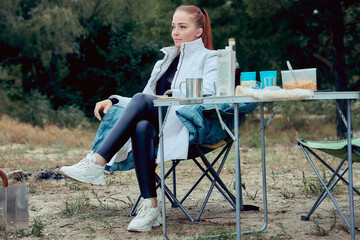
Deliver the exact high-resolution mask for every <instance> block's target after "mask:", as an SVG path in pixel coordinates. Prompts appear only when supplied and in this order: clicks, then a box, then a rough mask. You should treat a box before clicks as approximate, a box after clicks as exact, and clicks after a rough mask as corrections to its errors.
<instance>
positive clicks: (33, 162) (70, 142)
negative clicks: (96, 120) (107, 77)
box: [0, 116, 96, 170]
mask: <svg viewBox="0 0 360 240" xmlns="http://www.w3.org/2000/svg"><path fill="white" fill-rule="evenodd" d="M95 131H96V130H94V129H91V130H87V129H81V128H78V129H66V128H59V127H57V126H54V125H46V126H45V127H44V128H39V127H33V126H32V125H31V124H27V123H21V122H19V121H17V120H14V119H11V118H9V117H8V116H2V117H1V118H0V146H1V147H0V168H8V169H32V170H36V169H43V168H51V167H56V166H58V165H62V164H69V158H74V160H73V161H70V163H73V162H75V161H78V160H79V157H78V156H82V157H83V156H84V152H86V151H89V150H90V149H91V144H92V141H93V139H94V136H95Z"/></svg>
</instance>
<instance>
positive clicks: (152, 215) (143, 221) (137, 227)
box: [127, 199, 162, 232]
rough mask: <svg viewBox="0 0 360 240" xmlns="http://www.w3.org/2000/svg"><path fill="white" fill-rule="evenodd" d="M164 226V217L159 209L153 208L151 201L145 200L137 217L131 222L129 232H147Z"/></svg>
mask: <svg viewBox="0 0 360 240" xmlns="http://www.w3.org/2000/svg"><path fill="white" fill-rule="evenodd" d="M161 224H162V217H161V212H160V208H159V207H156V208H154V207H152V205H151V201H150V200H149V199H145V200H144V201H143V202H142V203H141V206H140V210H139V212H138V213H137V215H136V217H135V218H134V219H133V220H131V222H130V224H129V226H128V228H127V230H128V231H130V232H146V231H150V230H151V228H152V227H157V226H160V225H161Z"/></svg>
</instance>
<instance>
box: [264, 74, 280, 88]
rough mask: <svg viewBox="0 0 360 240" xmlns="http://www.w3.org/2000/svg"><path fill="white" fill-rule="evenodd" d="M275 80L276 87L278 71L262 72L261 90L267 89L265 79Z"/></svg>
mask: <svg viewBox="0 0 360 240" xmlns="http://www.w3.org/2000/svg"><path fill="white" fill-rule="evenodd" d="M271 77H273V78H274V85H273V86H276V78H277V71H276V70H272V71H261V72H260V82H261V88H264V87H265V78H271ZM267 80H268V79H267Z"/></svg>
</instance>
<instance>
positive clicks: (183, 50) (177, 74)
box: [174, 44, 185, 89]
mask: <svg viewBox="0 0 360 240" xmlns="http://www.w3.org/2000/svg"><path fill="white" fill-rule="evenodd" d="M182 52H183V56H182V58H181V62H180V67H179V68H178V69H177V71H176V77H175V81H174V88H175V86H176V85H175V84H176V80H177V78H178V76H179V72H180V69H181V66H182V63H183V61H184V56H185V44H184V45H183V49H182ZM180 56H181V51H180ZM179 89H180V88H179Z"/></svg>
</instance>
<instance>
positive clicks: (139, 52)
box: [0, 0, 360, 126]
mask: <svg viewBox="0 0 360 240" xmlns="http://www.w3.org/2000/svg"><path fill="white" fill-rule="evenodd" d="M334 2H335V1H331V4H329V2H328V1H311V0H304V1H287V0H258V1H251V0H243V1H239V0H231V1H226V0H210V1H205V0H161V1H159V0H148V1H143V0H103V1H99V0H77V1H72V0H59V1H49V0H35V1H29V0H2V1H0V23H1V24H0V47H1V49H2V51H1V52H0V80H1V81H9V80H11V81H12V80H14V81H13V83H12V84H13V86H14V87H19V88H21V89H22V90H23V92H25V93H26V94H29V96H28V95H27V96H26V98H27V99H32V100H31V101H35V99H34V98H36V99H37V100H36V104H38V106H31V107H30V106H27V107H25V108H24V107H23V106H22V107H23V109H24V110H22V111H21V110H19V109H18V107H19V106H18V105H17V103H19V102H16V103H15V104H13V103H11V102H10V103H8V102H9V100H11V101H14V97H15V96H16V94H10V95H11V96H10V95H9V92H8V89H7V88H6V89H1V97H0V98H1V100H2V101H3V102H5V103H6V104H4V105H3V106H1V108H0V112H9V111H12V110H13V109H17V110H16V111H15V112H14V113H13V114H15V113H16V114H19V118H20V119H23V120H24V121H30V122H32V123H33V124H36V125H42V124H44V123H43V122H44V118H45V116H44V114H45V115H46V114H49V113H48V112H49V111H48V110H46V109H47V108H50V109H64V108H65V109H66V110H61V111H62V112H61V113H58V114H60V115H62V118H63V119H65V118H67V117H68V116H67V115H65V114H64V112H65V111H71V112H76V113H77V111H76V110H74V109H70V108H71V107H69V106H75V105H77V106H79V109H81V110H82V111H84V112H85V114H86V115H87V116H90V115H92V110H93V107H94V104H95V103H96V102H97V101H100V100H102V99H104V98H107V97H109V95H111V94H114V93H116V94H119V95H123V96H132V95H133V94H134V93H136V92H138V91H141V90H142V89H143V87H144V85H145V83H146V81H147V79H148V78H149V75H150V72H151V69H152V67H153V65H154V63H155V62H156V61H157V60H158V59H159V58H160V57H161V53H159V49H160V48H161V47H163V46H168V45H172V44H173V42H172V38H171V28H170V26H171V19H172V14H173V12H174V10H175V8H176V7H177V6H178V5H180V4H195V5H198V6H200V7H203V8H204V9H206V10H207V11H208V13H209V15H210V17H211V23H212V34H213V43H214V48H215V49H222V48H224V47H225V46H226V45H227V44H228V43H227V40H228V38H230V37H235V38H236V46H237V47H236V49H237V58H238V62H239V63H240V66H241V68H242V71H262V70H271V69H274V70H278V71H279V70H283V69H287V66H286V60H290V61H291V63H292V65H293V67H294V68H308V67H316V68H317V79H318V81H317V83H318V88H319V89H335V81H338V80H337V78H339V77H338V74H336V73H337V72H339V69H338V68H336V69H334V66H333V64H334V62H337V61H338V59H339V57H341V59H340V60H342V59H344V66H343V68H342V69H341V70H343V73H344V76H345V81H346V82H347V86H340V87H341V88H344V89H348V88H349V89H351V90H358V89H359V86H360V75H359V72H360V66H359V64H358V59H359V57H360V55H359V53H360V51H359V50H360V41H359V39H360V34H359V31H360V25H359V24H357V23H358V21H359V17H358V16H360V14H359V12H360V3H358V2H355V1H341V2H342V5H341V9H340V13H342V14H343V20H344V24H343V26H342V27H343V28H342V29H341V30H343V31H344V37H343V39H342V40H343V43H344V51H343V52H336V51H337V48H335V47H334V39H333V36H334V34H333V33H334V32H333V30H331V29H332V25H331V22H332V21H331V20H332V19H334V17H339V15H336V16H335V14H336V13H335V12H334V11H333V8H332V7H331V6H332V4H333V3H334ZM337 10H339V9H337ZM340 17H341V16H340ZM335 70H336V72H335ZM340 73H341V74H342V71H340ZM278 79H279V80H278V83H279V85H280V84H281V77H280V74H279V76H278ZM341 84H342V85H344V84H343V83H341ZM345 84H346V83H345ZM338 87H339V86H338ZM33 90H36V91H38V93H39V94H40V95H41V96H45V97H44V98H42V97H40V96H37V95H34V93H31V92H32V91H33ZM4 91H5V93H7V94H6V95H5V94H3V93H4ZM11 91H13V90H11ZM16 97H17V98H18V99H20V100H19V101H25V97H22V96H20V95H17V96H16ZM46 100H49V102H47V101H46ZM14 105H15V106H14ZM62 106H64V108H61V107H62ZM65 106H66V107H65ZM27 110H29V111H30V115H31V117H26V116H25V115H26V114H25V112H26V111H27ZM34 111H39V116H34ZM54 111H55V110H54ZM50 115H53V116H54V115H55V114H50ZM73 117H74V116H73ZM51 119H52V118H50V117H49V118H48V119H46V121H45V122H49V121H53V120H51ZM60 124H62V125H64V126H67V124H65V123H60Z"/></svg>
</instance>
